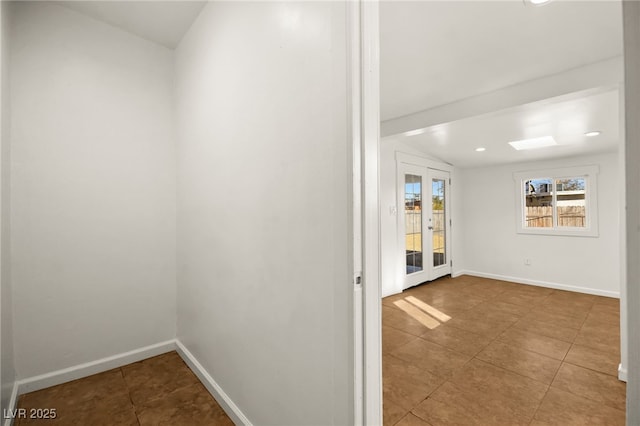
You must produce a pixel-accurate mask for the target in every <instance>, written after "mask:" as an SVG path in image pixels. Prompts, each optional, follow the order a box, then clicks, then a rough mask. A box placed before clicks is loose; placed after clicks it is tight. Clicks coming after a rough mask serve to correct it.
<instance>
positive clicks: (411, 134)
mask: <svg viewBox="0 0 640 426" xmlns="http://www.w3.org/2000/svg"><path fill="white" fill-rule="evenodd" d="M426 131H427V130H426V129H416V130H409V131H408V132H404V133H403V134H404V135H405V136H415V135H421V134H423V133H424V132H426Z"/></svg>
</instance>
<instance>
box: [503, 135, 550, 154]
mask: <svg viewBox="0 0 640 426" xmlns="http://www.w3.org/2000/svg"><path fill="white" fill-rule="evenodd" d="M509 145H511V146H512V147H513V149H515V150H517V151H522V150H525V149H538V148H544V147H546V146H554V145H558V143H557V142H556V141H555V139H553V138H552V137H551V136H543V137H541V138H532V139H523V140H521V141H513V142H509Z"/></svg>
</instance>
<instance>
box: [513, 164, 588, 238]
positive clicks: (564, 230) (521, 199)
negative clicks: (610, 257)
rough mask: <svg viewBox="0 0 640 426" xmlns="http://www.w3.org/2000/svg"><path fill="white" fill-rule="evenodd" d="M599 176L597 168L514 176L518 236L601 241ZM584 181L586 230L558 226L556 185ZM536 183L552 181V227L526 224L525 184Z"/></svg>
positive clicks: (540, 171)
mask: <svg viewBox="0 0 640 426" xmlns="http://www.w3.org/2000/svg"><path fill="white" fill-rule="evenodd" d="M598 172H599V167H598V166H597V165H590V166H577V167H562V168H555V169H538V170H527V171H522V172H516V173H513V179H514V186H515V195H516V232H517V233H518V234H528V235H560V236H572V237H598V236H599V234H598ZM572 178H584V179H585V216H586V217H585V221H586V224H585V227H584V228H578V227H568V226H558V225H557V223H558V222H557V214H558V213H557V208H558V206H557V191H556V181H557V180H559V179H572ZM535 179H551V184H552V190H553V203H552V206H553V209H552V212H553V227H551V228H534V227H526V226H524V224H525V220H526V217H525V212H526V210H525V188H524V182H526V181H527V180H535Z"/></svg>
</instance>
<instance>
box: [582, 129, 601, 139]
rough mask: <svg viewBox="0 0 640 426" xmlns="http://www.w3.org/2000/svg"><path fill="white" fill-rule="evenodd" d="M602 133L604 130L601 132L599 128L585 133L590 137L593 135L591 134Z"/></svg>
mask: <svg viewBox="0 0 640 426" xmlns="http://www.w3.org/2000/svg"><path fill="white" fill-rule="evenodd" d="M600 133H602V132H600V131H598V130H594V131H592V132H587V133H585V134H584V135H585V136H589V137H591V136H598V135H599V134H600Z"/></svg>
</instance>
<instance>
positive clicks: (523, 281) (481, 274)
mask: <svg viewBox="0 0 640 426" xmlns="http://www.w3.org/2000/svg"><path fill="white" fill-rule="evenodd" d="M460 275H472V276H474V277H481V278H491V279H494V280H501V281H511V282H514V283H518V284H527V285H534V286H538V287H546V288H553V289H556V290H567V291H574V292H578V293H586V294H593V295H595V296H605V297H613V298H616V299H619V298H620V292H616V291H607V290H598V289H593V288H588V287H578V286H573V285H568V284H560V283H552V282H548V281H539V280H530V279H528V278H520V277H509V276H506V275H498V274H489V273H486V272H478V271H469V270H464V271H458V272H456V275H455V276H456V277H459V276H460Z"/></svg>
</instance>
